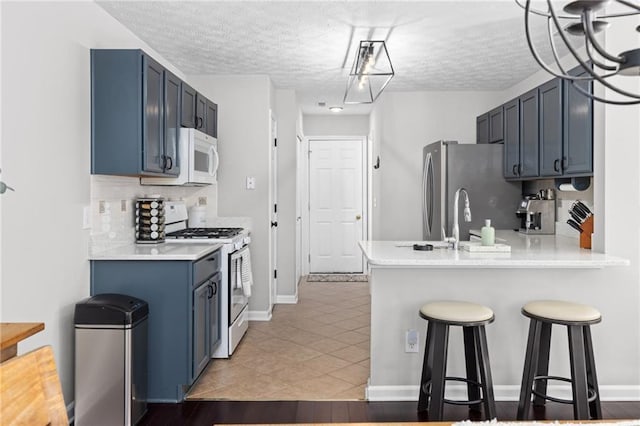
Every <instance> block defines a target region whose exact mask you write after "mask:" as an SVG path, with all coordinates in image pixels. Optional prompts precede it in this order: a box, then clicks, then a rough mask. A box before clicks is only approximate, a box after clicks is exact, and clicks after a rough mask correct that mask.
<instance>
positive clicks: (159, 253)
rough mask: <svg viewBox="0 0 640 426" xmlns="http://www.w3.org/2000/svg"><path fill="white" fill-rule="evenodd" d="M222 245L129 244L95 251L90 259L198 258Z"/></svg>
mask: <svg viewBox="0 0 640 426" xmlns="http://www.w3.org/2000/svg"><path fill="white" fill-rule="evenodd" d="M220 247H222V244H207V243H202V244H199V243H188V244H187V243H167V242H164V243H160V244H135V243H132V244H128V245H125V246H121V247H115V248H110V249H108V250H105V251H99V252H93V253H91V254H90V255H89V260H197V259H200V258H201V257H203V256H206V255H207V254H209V253H212V252H214V251H216V250H217V249H219V248H220Z"/></svg>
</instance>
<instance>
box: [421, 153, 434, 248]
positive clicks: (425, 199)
mask: <svg viewBox="0 0 640 426" xmlns="http://www.w3.org/2000/svg"><path fill="white" fill-rule="evenodd" d="M433 190H434V188H433V157H432V156H431V153H430V152H428V153H427V155H426V157H425V161H424V169H423V171H422V212H423V217H422V220H423V223H424V229H425V231H426V234H425V238H431V237H432V235H431V228H432V227H433Z"/></svg>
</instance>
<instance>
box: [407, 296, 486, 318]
mask: <svg viewBox="0 0 640 426" xmlns="http://www.w3.org/2000/svg"><path fill="white" fill-rule="evenodd" d="M420 313H421V314H422V315H424V316H425V317H428V318H433V319H435V320H442V321H450V322H469V323H473V322H481V321H488V320H490V319H491V318H493V311H492V310H491V309H490V308H487V307H486V306H482V305H478V304H476V303H469V302H457V301H452V300H446V301H439V302H430V303H427V304H426V305H424V306H422V308H420Z"/></svg>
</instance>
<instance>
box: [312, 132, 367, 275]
mask: <svg viewBox="0 0 640 426" xmlns="http://www.w3.org/2000/svg"><path fill="white" fill-rule="evenodd" d="M363 162H364V161H363V140H362V139H358V140H348V139H345V140H320V139H312V140H310V141H309V263H310V265H309V272H310V273H362V271H363V269H362V268H363V258H362V252H361V250H360V248H359V247H358V241H360V240H361V239H362V236H363V231H364V220H363V217H364V212H363V198H364V185H363V177H362V170H363Z"/></svg>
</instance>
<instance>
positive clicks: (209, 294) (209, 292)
mask: <svg viewBox="0 0 640 426" xmlns="http://www.w3.org/2000/svg"><path fill="white" fill-rule="evenodd" d="M207 293H208V294H207V299H211V298H212V297H213V294H214V293H213V287H212V286H211V284H209V285H208V286H207Z"/></svg>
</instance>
